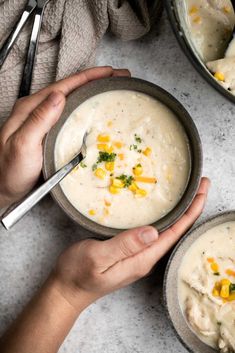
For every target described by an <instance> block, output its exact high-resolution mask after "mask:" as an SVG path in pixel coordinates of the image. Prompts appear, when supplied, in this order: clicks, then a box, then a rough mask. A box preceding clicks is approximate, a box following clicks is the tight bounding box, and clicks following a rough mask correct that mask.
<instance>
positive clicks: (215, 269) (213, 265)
mask: <svg viewBox="0 0 235 353" xmlns="http://www.w3.org/2000/svg"><path fill="white" fill-rule="evenodd" d="M211 269H212V271H213V272H219V266H218V264H217V263H216V262H212V264H211Z"/></svg>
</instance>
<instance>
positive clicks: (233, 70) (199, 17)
mask: <svg viewBox="0 0 235 353" xmlns="http://www.w3.org/2000/svg"><path fill="white" fill-rule="evenodd" d="M185 6H186V20H187V26H188V30H189V32H190V39H191V40H192V42H193V44H194V46H195V48H196V50H197V52H198V54H199V55H200V57H201V59H202V60H203V61H204V63H205V64H206V65H207V67H208V69H209V70H210V71H211V72H212V74H213V75H214V78H215V79H216V80H217V81H218V82H219V83H220V84H221V85H222V86H223V87H224V88H225V89H228V90H230V91H231V93H232V94H235V49H234V46H235V44H234V43H231V44H230V46H229V41H230V40H231V37H232V33H233V29H234V26H235V13H234V9H233V6H232V2H231V1H230V0H188V1H185ZM228 46H229V49H227V48H228Z"/></svg>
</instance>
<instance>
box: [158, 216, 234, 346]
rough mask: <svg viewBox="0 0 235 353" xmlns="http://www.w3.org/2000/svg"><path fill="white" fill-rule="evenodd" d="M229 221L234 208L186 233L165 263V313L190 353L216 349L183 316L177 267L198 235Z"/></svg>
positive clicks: (232, 219)
mask: <svg viewBox="0 0 235 353" xmlns="http://www.w3.org/2000/svg"><path fill="white" fill-rule="evenodd" d="M230 221H235V210H234V211H228V212H225V213H222V214H219V215H217V216H214V217H213V218H211V219H209V220H208V221H206V222H204V223H202V224H201V225H200V226H198V227H197V228H195V229H194V230H192V231H190V232H189V233H187V234H186V235H185V236H184V237H183V238H182V239H181V241H180V242H179V243H178V245H177V246H176V248H175V249H174V251H173V253H172V254H171V257H170V259H169V261H168V264H167V268H166V272H165V277H164V289H163V292H164V302H165V305H166V308H167V313H168V316H169V319H170V321H171V323H172V326H173V328H174V330H175V332H176V335H177V337H178V339H179V340H180V341H181V343H182V344H183V345H184V346H185V348H187V350H188V351H189V352H192V353H202V352H203V353H215V352H218V351H217V350H215V349H213V348H211V347H209V346H208V345H206V344H205V343H203V342H202V341H201V340H199V338H198V337H197V336H196V335H195V334H194V333H193V331H191V329H190V328H189V326H188V324H187V322H186V320H185V318H184V316H183V313H182V311H181V308H180V304H179V301H178V297H177V295H176V293H178V269H179V267H180V264H181V261H182V258H183V256H184V255H185V253H186V251H187V250H188V248H189V247H190V246H191V245H192V244H193V242H194V241H195V240H197V239H198V237H200V235H202V234H203V233H205V232H206V231H207V230H209V229H211V228H213V227H216V226H217V225H219V224H222V223H226V222H230ZM172 288H175V290H174V291H173V290H172Z"/></svg>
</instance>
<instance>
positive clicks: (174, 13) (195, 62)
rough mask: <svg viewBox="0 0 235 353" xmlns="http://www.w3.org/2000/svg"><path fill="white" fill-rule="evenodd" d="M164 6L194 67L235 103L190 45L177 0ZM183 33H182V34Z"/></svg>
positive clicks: (166, 0)
mask: <svg viewBox="0 0 235 353" xmlns="http://www.w3.org/2000/svg"><path fill="white" fill-rule="evenodd" d="M164 6H165V9H166V12H167V15H168V18H169V21H170V24H171V27H172V29H173V32H174V34H175V37H176V39H177V41H178V43H179V44H180V47H181V49H182V50H183V52H184V54H185V55H186V57H187V58H188V59H189V61H190V62H191V64H192V65H193V66H194V68H195V69H196V70H197V71H198V72H199V74H200V75H201V76H202V77H203V78H204V79H205V80H206V81H207V83H209V84H210V85H211V86H212V87H213V88H214V89H215V90H216V91H217V92H219V93H221V94H222V95H223V96H224V97H226V98H227V99H228V100H229V101H230V102H232V103H235V96H234V95H233V94H232V93H230V92H229V91H228V90H226V89H225V88H223V87H222V86H221V85H220V84H219V83H218V82H217V81H216V80H215V79H214V78H213V76H212V74H211V73H210V71H209V70H208V69H207V68H206V67H205V66H204V65H203V64H202V62H200V60H198V58H197V56H196V55H195V53H194V51H193V49H192V46H191V45H190V43H189V41H188V39H187V37H186V35H185V34H184V29H183V27H182V26H181V24H180V21H179V18H178V16H177V10H176V8H175V0H165V1H164ZM181 33H182V35H181Z"/></svg>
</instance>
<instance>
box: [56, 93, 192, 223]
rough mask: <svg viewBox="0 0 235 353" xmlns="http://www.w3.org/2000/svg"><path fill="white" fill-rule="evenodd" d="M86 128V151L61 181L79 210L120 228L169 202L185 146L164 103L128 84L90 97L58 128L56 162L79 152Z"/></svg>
mask: <svg viewBox="0 0 235 353" xmlns="http://www.w3.org/2000/svg"><path fill="white" fill-rule="evenodd" d="M86 131H87V132H88V135H87V139H86V155H85V158H84V160H83V161H82V162H81V163H80V165H79V166H78V167H76V168H75V169H74V170H73V171H72V172H71V173H70V174H69V175H68V176H67V177H66V178H65V179H64V180H63V181H62V182H61V187H62V190H63V192H64V194H65V195H66V197H67V198H68V200H69V201H70V202H71V204H72V205H73V206H74V207H75V208H76V209H77V210H78V211H79V212H81V213H82V214H83V215H85V216H86V217H88V218H90V219H92V220H93V221H95V222H97V223H99V224H102V225H105V226H109V227H113V228H120V229H124V228H131V227H136V226H141V225H146V224H150V223H153V222H155V221H156V220H158V219H160V218H162V217H163V216H165V215H166V214H167V213H168V212H169V211H171V210H172V209H173V208H174V207H175V205H176V204H177V203H178V202H179V200H180V198H181V196H182V194H183V193H184V191H185V188H186V186H187V183H188V178H189V173H190V153H189V144H188V139H187V136H186V134H185V132H184V129H183V127H182V125H181V124H180V123H179V121H178V119H177V117H176V116H175V115H174V113H173V112H172V111H171V110H170V109H168V108H167V107H166V106H165V105H163V104H162V103H160V102H159V101H157V100H155V99H153V98H151V97H150V96H147V95H145V94H142V93H138V92H135V91H128V90H119V91H109V92H105V93H102V94H99V95H96V96H94V97H92V98H90V99H88V100H87V101H85V102H84V103H83V104H81V105H80V106H79V107H78V108H77V109H76V110H74V111H73V113H72V114H71V115H70V117H69V118H68V119H67V121H66V122H65V124H64V126H63V128H62V129H61V131H60V133H59V135H58V138H57V141H56V146H55V164H56V168H57V169H58V168H60V167H62V166H63V165H65V164H66V163H67V162H69V161H70V160H71V159H72V158H73V157H74V155H76V154H77V152H78V150H79V148H80V146H81V143H82V139H83V135H84V133H85V132H86Z"/></svg>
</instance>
